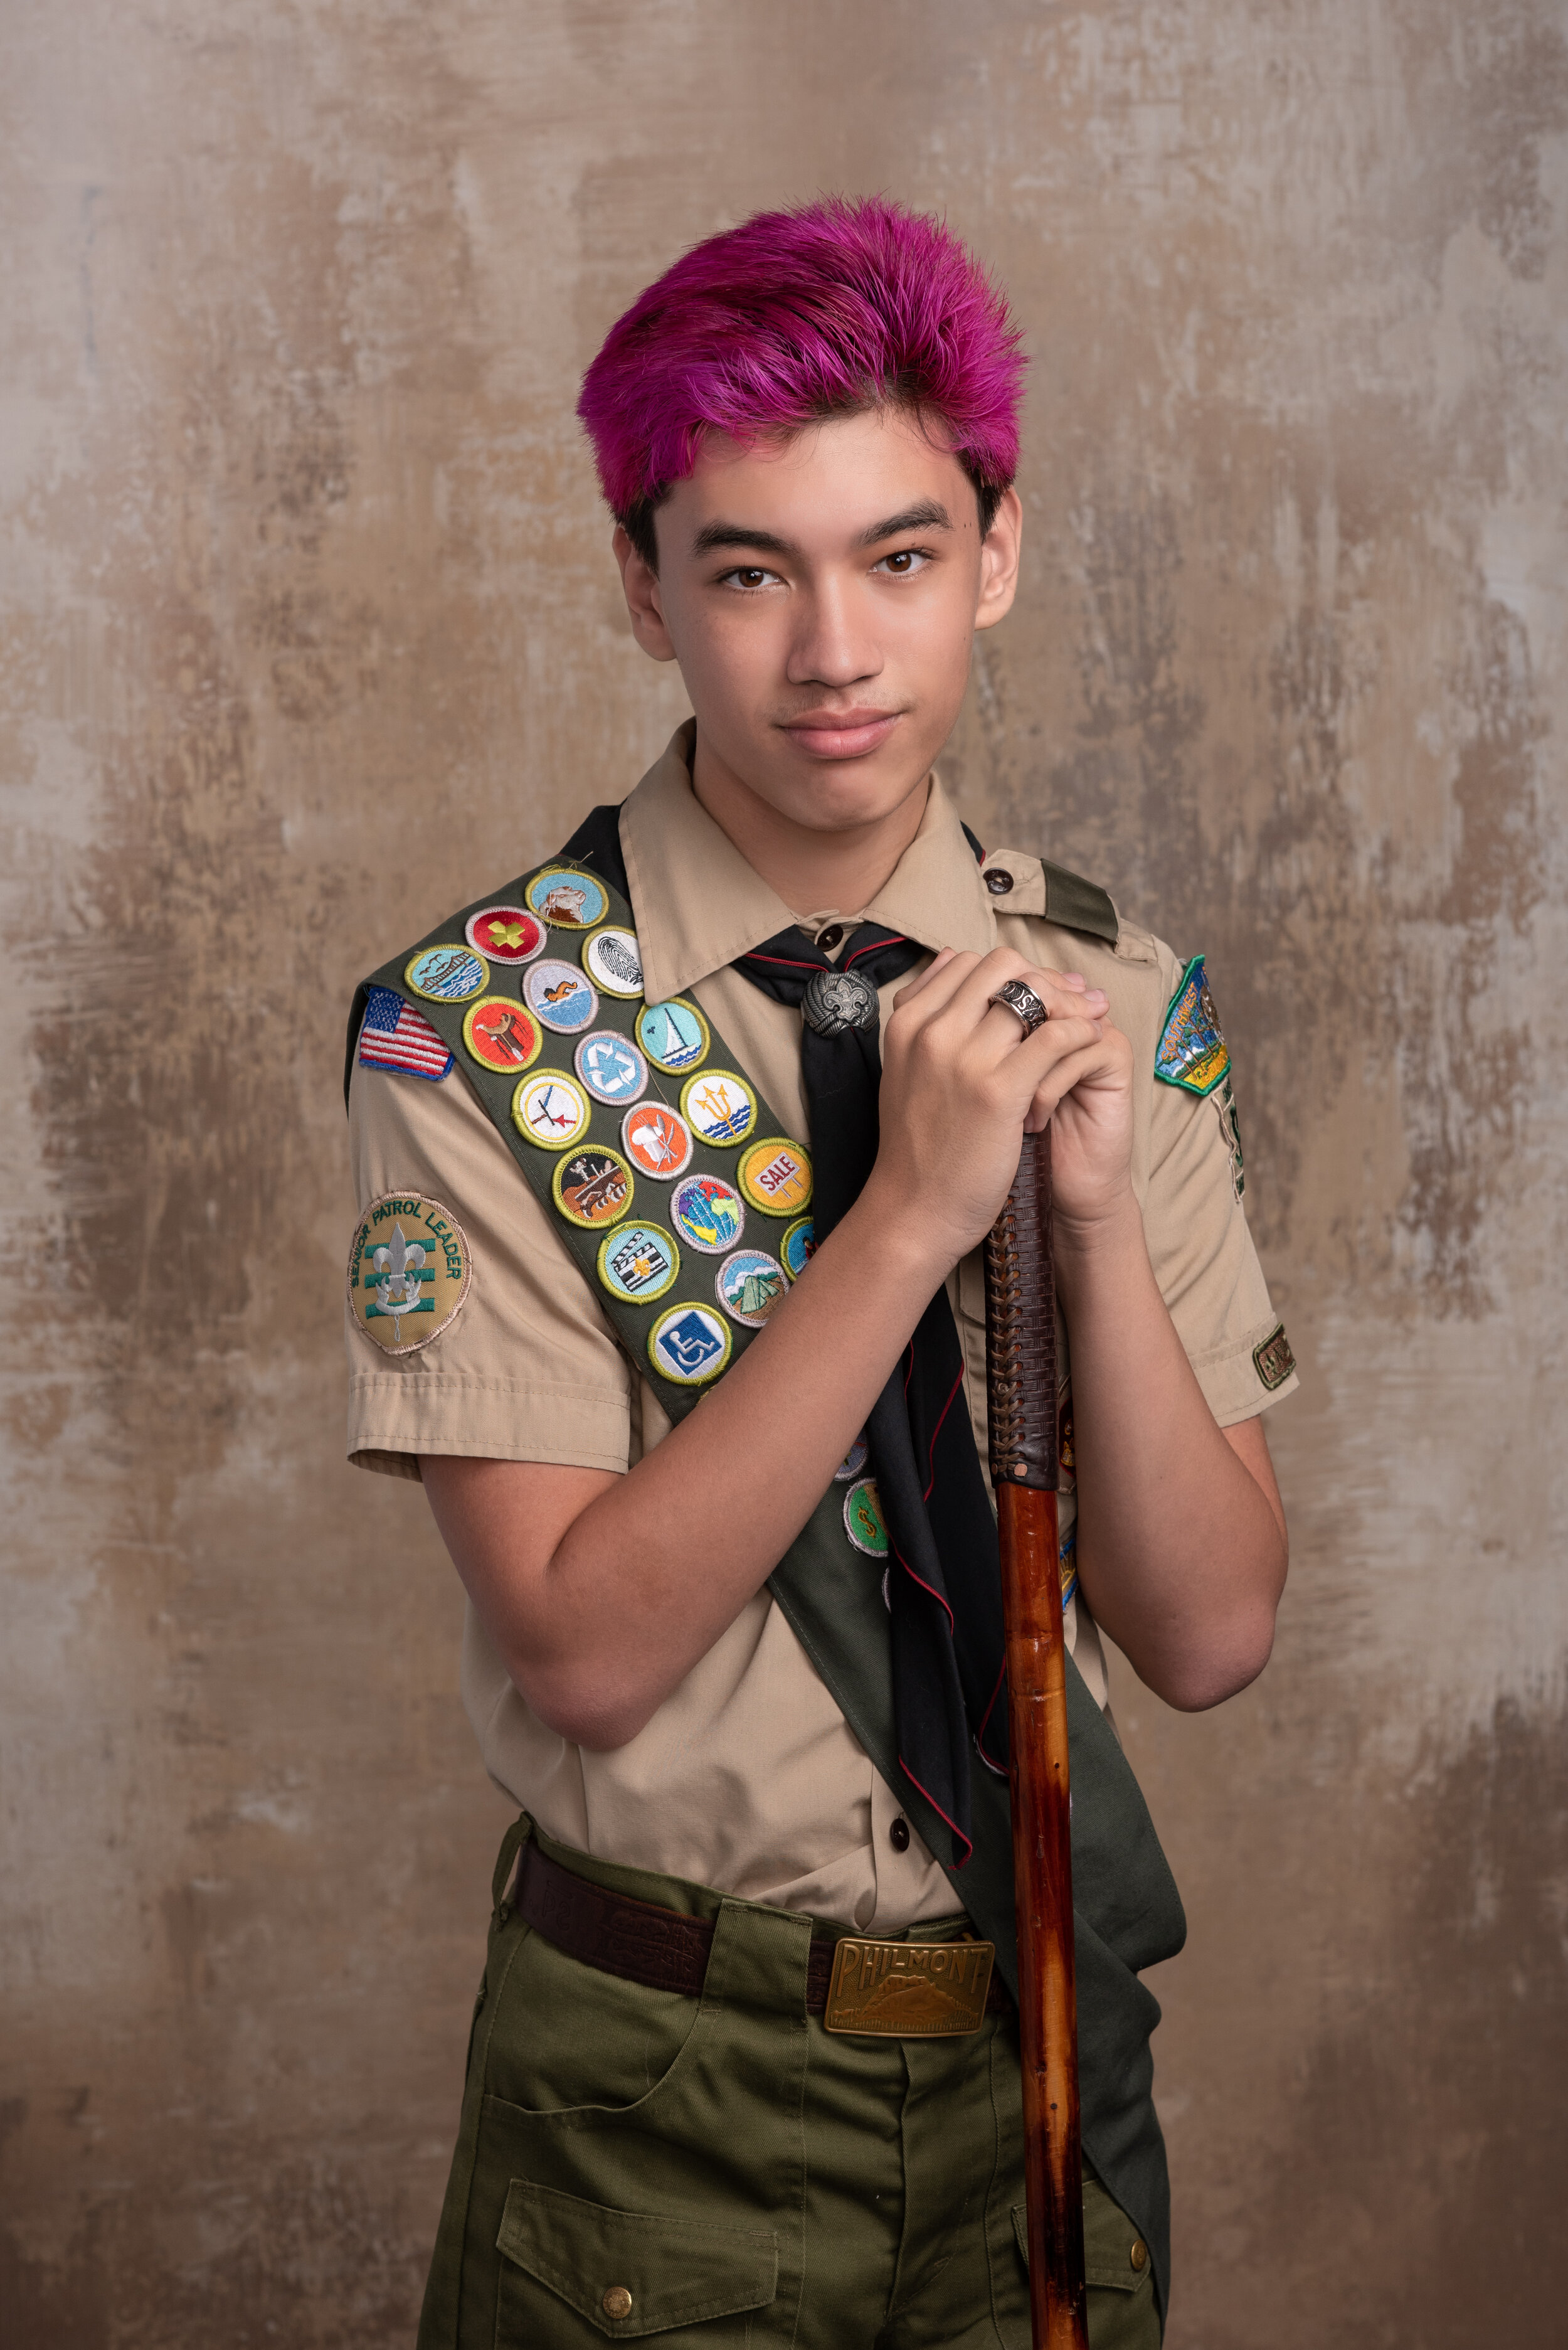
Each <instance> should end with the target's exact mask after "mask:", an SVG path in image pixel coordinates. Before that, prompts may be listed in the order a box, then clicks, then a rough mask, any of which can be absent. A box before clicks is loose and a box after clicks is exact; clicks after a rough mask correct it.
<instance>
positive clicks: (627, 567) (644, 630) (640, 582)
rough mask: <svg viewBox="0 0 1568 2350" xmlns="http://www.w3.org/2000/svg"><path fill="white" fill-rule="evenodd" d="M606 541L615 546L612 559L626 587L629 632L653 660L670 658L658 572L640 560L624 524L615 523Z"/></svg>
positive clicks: (668, 634) (671, 655) (672, 652)
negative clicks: (618, 567)
mask: <svg viewBox="0 0 1568 2350" xmlns="http://www.w3.org/2000/svg"><path fill="white" fill-rule="evenodd" d="M610 544H611V546H613V547H614V549H615V559H616V561H617V562H618V564H619V566H620V584H621V586H622V587H624V588H625V590H626V608H627V610H628V612H629V613H630V614H631V632H632V635H633V636H634V637H635V638H636V639H637V641H638V643H639V645H640V646H641V647H642V650H643V651H644V652H645V653H648V654H649V655H650V656H651V657H652V659H653V660H660V661H669V660H674V659H675V647H674V646H673V644H671V642H670V631H669V629H667V628H666V627H665V625H664V610H663V607H662V605H661V604H660V602H659V574H658V572H657V571H655V570H654V569H653V568H652V567H651V566H650V565H649V564H648V563H646V562H644V560H643V558H642V556H640V555H639V553H638V551H637V549H636V547H635V546H633V545H632V543H631V541H630V539H629V538H628V536H627V533H626V529H625V526H624V525H622V524H620V523H617V525H616V526H615V536H614V538H613V539H612V540H611V541H610Z"/></svg>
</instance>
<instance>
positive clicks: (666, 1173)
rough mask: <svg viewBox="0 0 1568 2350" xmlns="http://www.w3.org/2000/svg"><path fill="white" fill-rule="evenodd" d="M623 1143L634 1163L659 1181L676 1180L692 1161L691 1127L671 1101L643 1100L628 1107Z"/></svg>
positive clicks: (622, 1130)
mask: <svg viewBox="0 0 1568 2350" xmlns="http://www.w3.org/2000/svg"><path fill="white" fill-rule="evenodd" d="M620 1145H621V1149H623V1150H624V1151H625V1153H626V1155H627V1157H628V1159H630V1161H631V1163H632V1165H633V1166H634V1167H636V1168H638V1169H639V1170H640V1171H641V1172H642V1173H643V1174H644V1175H651V1176H652V1177H653V1179H654V1180H655V1181H656V1182H659V1183H673V1182H674V1180H675V1178H676V1177H677V1176H678V1175H684V1174H685V1172H686V1170H687V1169H688V1167H690V1165H691V1128H690V1127H689V1126H688V1125H687V1123H686V1120H685V1119H684V1118H682V1117H681V1115H680V1111H679V1110H676V1109H671V1108H670V1106H669V1104H668V1103H667V1102H657V1101H645V1102H639V1103H638V1104H637V1106H636V1107H635V1108H634V1109H628V1112H627V1114H626V1116H625V1117H624V1118H622V1120H621V1122H620Z"/></svg>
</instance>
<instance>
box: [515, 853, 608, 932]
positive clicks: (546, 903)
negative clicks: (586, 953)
mask: <svg viewBox="0 0 1568 2350" xmlns="http://www.w3.org/2000/svg"><path fill="white" fill-rule="evenodd" d="M524 894H525V896H526V898H527V899H528V910H529V912H530V913H533V914H537V915H538V917H539V920H541V921H542V922H549V923H550V924H551V925H552V926H553V927H554V928H555V929H556V930H557V931H591V930H592V929H593V926H594V924H595V923H596V922H602V921H603V920H604V918H605V916H606V914H607V912H608V911H609V899H607V897H606V896H605V893H604V890H603V889H601V888H600V886H599V884H598V883H597V881H596V880H595V879H594V877H593V875H592V874H591V873H581V872H579V871H578V870H577V869H576V867H575V866H570V865H565V866H561V865H552V866H548V867H546V868H545V871H544V872H543V873H535V876H534V879H532V881H530V882H529V884H528V887H527V889H526V891H525V892H524Z"/></svg>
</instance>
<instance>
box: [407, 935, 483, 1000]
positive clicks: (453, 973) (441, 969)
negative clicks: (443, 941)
mask: <svg viewBox="0 0 1568 2350" xmlns="http://www.w3.org/2000/svg"><path fill="white" fill-rule="evenodd" d="M403 977H404V979H405V980H406V981H407V982H408V983H409V985H410V987H411V988H412V989H413V991H414V993H415V994H416V995H422V996H423V997H424V998H425V999H426V1001H427V1003H467V1002H468V999H469V997H470V996H471V995H477V994H478V993H479V992H480V990H481V988H484V987H488V986H489V984H490V966H489V964H488V963H487V962H485V960H484V957H483V955H476V954H475V953H474V952H473V951H472V948H469V947H445V946H442V947H421V949H420V951H419V952H418V954H417V955H415V956H414V957H413V959H412V960H411V962H410V964H409V966H408V969H407V970H406V971H405V972H404V973H403Z"/></svg>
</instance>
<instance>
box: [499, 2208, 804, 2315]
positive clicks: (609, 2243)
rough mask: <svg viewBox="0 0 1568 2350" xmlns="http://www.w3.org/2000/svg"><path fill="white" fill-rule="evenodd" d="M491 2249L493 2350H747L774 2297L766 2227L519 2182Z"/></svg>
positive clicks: (772, 2246)
mask: <svg viewBox="0 0 1568 2350" xmlns="http://www.w3.org/2000/svg"><path fill="white" fill-rule="evenodd" d="M496 2250H497V2251H499V2253H500V2254H501V2272H500V2277H499V2281H498V2285H497V2293H496V2313H495V2350H514V2345H516V2350H524V2345H526V2350H588V2345H597V2344H599V2343H601V2342H604V2341H611V2340H616V2339H623V2340H641V2339H643V2338H645V2337H648V2336H652V2335H658V2336H660V2337H662V2340H663V2342H664V2343H665V2344H666V2345H668V2350H683V2345H687V2344H690V2345H691V2350H744V2345H746V2344H747V2343H748V2342H749V2341H750V2339H751V2331H752V2315H753V2312H755V2311H757V2310H762V2309H766V2308H767V2307H768V2306H769V2305H770V2303H772V2302H773V2301H774V2296H775V2295H776V2293H777V2291H778V2273H779V2251H778V2239H777V2237H776V2235H775V2234H774V2230H772V2229H771V2228H736V2227H718V2226H713V2225H711V2224H710V2223H708V2222H705V2221H701V2220H678V2219H670V2218H669V2217H667V2216H664V2215H660V2214H657V2213H652V2212H639V2211H622V2210H613V2209H611V2208H610V2207H609V2206H607V2205H605V2204H599V2203H589V2202H585V2201H584V2200H582V2199H580V2198H579V2197H577V2196H575V2195H565V2194H562V2193H560V2192H559V2191H558V2190H557V2189H553V2188H549V2187H541V2186H537V2185H535V2184H533V2183H531V2182H530V2181H528V2180H526V2179H521V2178H514V2180H513V2181H512V2184H511V2188H510V2189H509V2191H508V2193H507V2198H506V2207H505V2210H504V2213H503V2215H502V2221H501V2228H500V2231H499V2233H498V2235H497V2237H496Z"/></svg>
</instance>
